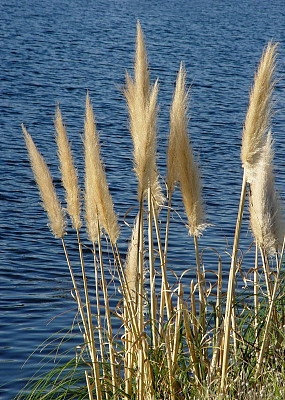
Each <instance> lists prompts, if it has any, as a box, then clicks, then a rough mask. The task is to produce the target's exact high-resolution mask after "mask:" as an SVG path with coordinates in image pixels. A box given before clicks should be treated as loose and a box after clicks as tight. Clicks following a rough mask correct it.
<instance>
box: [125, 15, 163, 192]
mask: <svg viewBox="0 0 285 400" xmlns="http://www.w3.org/2000/svg"><path fill="white" fill-rule="evenodd" d="M157 94H158V82H157V81H156V82H155V84H154V86H153V87H151V86H150V84H149V72H148V66H147V57H146V50H145V45H144V41H143V33H142V30H141V27H140V24H139V22H138V25H137V42H136V57H135V66H134V79H132V78H131V77H130V75H129V74H127V75H126V89H125V96H126V99H127V104H128V111H129V116H130V132H131V135H132V139H133V144H134V152H133V154H134V164H135V168H134V169H135V172H136V175H137V178H138V196H139V198H142V196H143V195H144V193H145V191H146V190H147V189H148V188H151V189H152V191H153V192H155V193H154V196H155V197H156V198H157V199H158V198H159V197H161V190H158V191H157V189H158V188H159V185H158V172H157V166H156V133H157V129H156V122H157V105H156V103H157ZM159 193H160V194H159Z"/></svg>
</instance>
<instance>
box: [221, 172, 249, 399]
mask: <svg viewBox="0 0 285 400" xmlns="http://www.w3.org/2000/svg"><path fill="white" fill-rule="evenodd" d="M246 188H247V180H246V176H245V173H244V175H243V181H242V189H241V195H240V203H239V211H238V217H237V222H236V229H235V236H234V244H233V251H232V260H231V267H230V274H229V280H228V290H227V302H226V309H225V319H224V344H223V346H224V347H223V362H222V377H221V388H220V396H221V398H222V397H223V394H224V392H225V389H226V377H227V368H228V357H229V345H230V331H231V317H232V307H233V301H234V283H235V276H236V263H237V253H238V246H239V238H240V232H241V222H242V217H243V211H244V203H245V197H246Z"/></svg>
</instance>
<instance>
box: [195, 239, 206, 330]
mask: <svg viewBox="0 0 285 400" xmlns="http://www.w3.org/2000/svg"><path fill="white" fill-rule="evenodd" d="M193 237H194V244H195V255H196V266H197V276H198V288H199V314H200V315H199V317H200V323H201V326H202V332H203V335H204V334H205V331H206V323H205V321H206V294H205V289H206V288H205V287H203V286H205V279H204V276H203V275H202V273H201V266H200V255H199V246H198V238H197V235H194V236H193Z"/></svg>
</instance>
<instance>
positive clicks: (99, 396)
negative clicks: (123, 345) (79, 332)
mask: <svg viewBox="0 0 285 400" xmlns="http://www.w3.org/2000/svg"><path fill="white" fill-rule="evenodd" d="M61 240H62V245H63V249H64V253H65V257H66V261H67V265H68V268H69V272H70V275H71V279H72V283H73V287H74V290H75V294H76V299H77V304H78V308H79V312H80V315H81V318H82V322H83V326H84V332H85V334H84V338H85V342H86V343H87V346H88V349H89V353H90V357H91V360H92V367H93V371H94V379H95V387H96V395H97V399H98V400H102V391H101V382H100V371H99V364H98V359H97V354H96V351H95V346H94V337H93V344H92V339H91V338H90V331H89V329H88V325H87V321H86V317H85V313H84V309H83V304H82V301H81V297H80V294H79V290H78V288H77V284H76V281H75V277H74V274H73V270H72V267H71V263H70V259H69V255H68V252H67V248H66V245H65V241H64V239H63V237H62V238H61ZM92 332H93V331H92Z"/></svg>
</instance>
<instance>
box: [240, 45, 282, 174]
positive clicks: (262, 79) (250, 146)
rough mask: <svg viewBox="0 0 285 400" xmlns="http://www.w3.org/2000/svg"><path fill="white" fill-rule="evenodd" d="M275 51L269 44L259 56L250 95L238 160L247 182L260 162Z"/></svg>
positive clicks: (270, 114)
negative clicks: (240, 162) (239, 159)
mask: <svg viewBox="0 0 285 400" xmlns="http://www.w3.org/2000/svg"><path fill="white" fill-rule="evenodd" d="M276 48H277V44H273V43H271V42H269V43H268V45H267V48H266V49H265V50H264V52H263V54H262V57H261V60H260V63H259V67H258V70H257V73H256V75H255V78H254V85H253V88H252V90H251V93H250V98H249V106H248V111H247V115H246V119H245V123H244V128H243V136H242V148H241V160H242V164H243V167H244V168H245V170H246V175H247V181H248V182H250V181H251V180H252V169H253V168H254V166H255V164H256V162H258V160H259V158H260V154H261V152H262V149H263V146H264V144H265V142H266V135H267V132H268V130H269V128H270V123H271V116H272V94H273V89H274V84H275V82H274V80H273V74H274V70H275V65H276Z"/></svg>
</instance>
